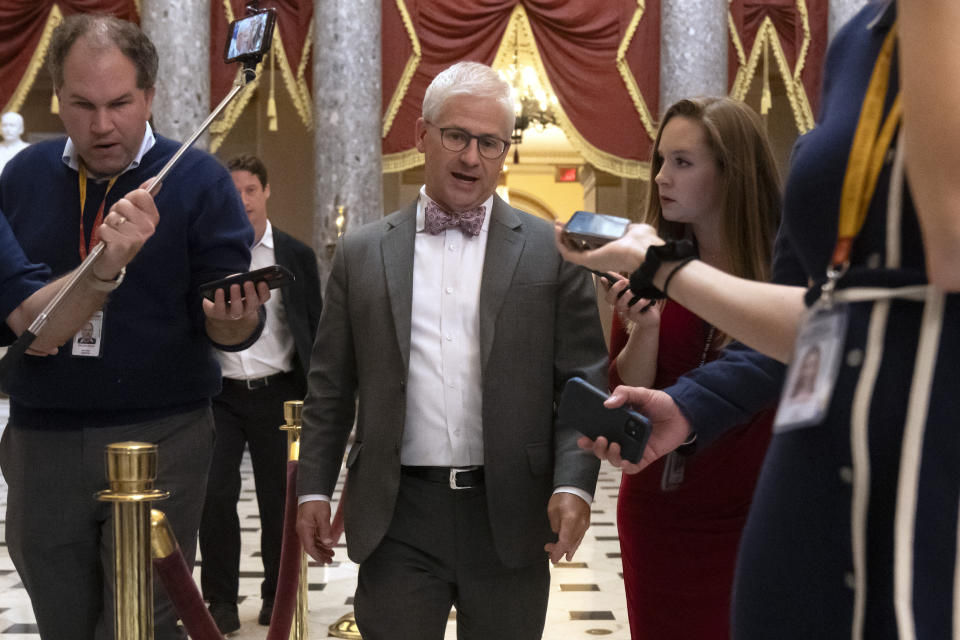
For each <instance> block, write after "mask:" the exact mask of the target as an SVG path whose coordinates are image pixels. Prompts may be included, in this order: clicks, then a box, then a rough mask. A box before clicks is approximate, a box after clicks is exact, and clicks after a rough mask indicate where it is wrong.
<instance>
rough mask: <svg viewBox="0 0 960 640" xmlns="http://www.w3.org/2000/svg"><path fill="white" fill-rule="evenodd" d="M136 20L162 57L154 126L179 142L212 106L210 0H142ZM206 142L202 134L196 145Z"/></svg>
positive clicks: (155, 97)
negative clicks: (138, 17) (138, 16)
mask: <svg viewBox="0 0 960 640" xmlns="http://www.w3.org/2000/svg"><path fill="white" fill-rule="evenodd" d="M140 24H141V26H142V27H143V31H144V33H146V34H147V35H148V36H150V39H151V40H153V44H154V45H155V46H156V47H157V54H158V55H159V56H160V71H159V73H158V75H157V92H156V95H155V96H154V98H153V122H154V125H155V127H156V130H157V133H159V134H161V135H163V136H165V137H168V138H172V139H174V140H176V141H178V142H181V141H183V140H185V139H186V138H188V137H190V135H191V134H192V133H193V132H194V131H196V129H197V128H198V127H199V126H200V123H201V122H203V120H204V118H206V117H207V115H208V114H209V113H210V111H211V108H210V0H141V3H140ZM221 44H222V43H221ZM221 48H222V47H221ZM207 145H208V137H207V134H204V135H203V136H201V137H200V139H199V140H197V143H196V145H195V146H196V147H198V148H201V149H206V148H207Z"/></svg>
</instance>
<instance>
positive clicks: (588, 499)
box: [300, 485, 593, 504]
mask: <svg viewBox="0 0 960 640" xmlns="http://www.w3.org/2000/svg"><path fill="white" fill-rule="evenodd" d="M553 492H554V493H572V494H573V495H575V496H579V497H580V498H581V499H583V501H584V502H586V503H587V504H593V496H592V495H590V494H589V493H587V492H586V491H584V490H583V489H578V488H577V487H568V486H566V485H564V486H560V487H557V488H556V489H554V490H553ZM305 497H306V496H302V497H301V498H300V499H301V500H303V498H305Z"/></svg>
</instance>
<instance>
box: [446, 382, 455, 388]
mask: <svg viewBox="0 0 960 640" xmlns="http://www.w3.org/2000/svg"><path fill="white" fill-rule="evenodd" d="M447 386H448V387H450V388H451V389H454V388H456V385H455V384H454V383H452V382H448V383H447Z"/></svg>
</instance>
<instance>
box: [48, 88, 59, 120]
mask: <svg viewBox="0 0 960 640" xmlns="http://www.w3.org/2000/svg"><path fill="white" fill-rule="evenodd" d="M50 113H52V114H53V115H57V114H59V113H60V99H59V98H57V92H56V91H54V92H53V93H51V94H50Z"/></svg>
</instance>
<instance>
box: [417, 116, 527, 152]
mask: <svg viewBox="0 0 960 640" xmlns="http://www.w3.org/2000/svg"><path fill="white" fill-rule="evenodd" d="M424 122H426V123H427V124H429V125H430V126H432V127H436V128H437V129H439V130H440V144H442V145H443V148H444V149H446V150H447V151H454V152H457V151H463V150H464V149H466V148H467V147H468V146H470V143H471V142H473V141H474V140H476V141H477V151H478V152H479V153H480V155H481V156H482V157H484V158H486V159H487V160H496V159H498V158H500V156H502V155H503V154H504V153H506V151H507V147H509V146H510V143H509V142H507V141H506V140H501V139H500V138H498V137H496V136H491V135H482V136H475V135H473V134H472V133H469V132H467V131H464V130H463V129H461V128H460V127H437V125H435V124H433V123H432V122H430V121H428V120H424Z"/></svg>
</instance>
